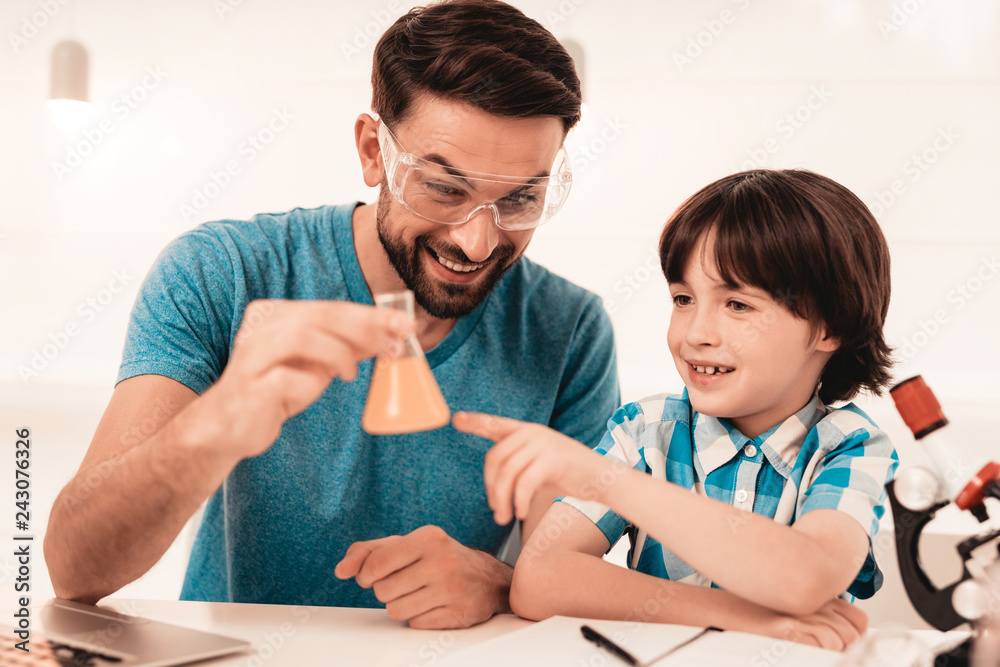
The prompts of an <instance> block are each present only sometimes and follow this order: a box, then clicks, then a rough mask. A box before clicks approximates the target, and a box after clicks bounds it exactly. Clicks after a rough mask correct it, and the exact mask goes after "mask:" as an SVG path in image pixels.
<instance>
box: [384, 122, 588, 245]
mask: <svg viewBox="0 0 1000 667" xmlns="http://www.w3.org/2000/svg"><path fill="white" fill-rule="evenodd" d="M378 141H379V147H380V148H381V150H382V161H383V164H384V165H385V172H386V180H387V181H388V183H389V191H390V192H392V195H393V196H394V197H395V198H396V199H397V200H398V201H399V203H400V204H402V205H403V206H405V207H406V208H407V209H408V210H410V211H411V212H413V213H416V214H417V215H419V216H421V217H423V218H427V219H428V220H431V221H433V222H439V223H441V224H444V225H461V224H463V223H465V222H468V221H469V220H471V219H472V217H473V216H475V215H476V214H478V213H479V211H480V210H482V209H488V210H489V211H490V212H492V214H493V221H494V222H495V223H496V225H497V227H499V228H500V229H503V230H506V231H523V230H526V229H534V228H535V227H537V226H538V225H541V224H542V223H544V222H547V221H548V220H549V219H551V218H552V216H554V215H555V214H556V213H558V212H559V209H561V208H562V206H563V204H564V203H566V198H567V197H569V190H570V186H571V185H572V184H573V174H572V172H571V171H570V168H569V160H568V159H567V156H566V149H565V148H560V149H559V152H558V153H557V154H556V159H555V162H553V164H552V170H551V172H549V173H550V175H549V176H539V177H534V178H523V177H516V176H499V175H496V174H483V173H480V172H475V171H468V170H465V169H457V168H454V167H449V166H445V165H443V164H439V163H437V162H431V161H429V160H425V159H424V158H420V157H417V156H416V155H413V154H412V153H407V152H405V149H404V148H403V146H402V144H400V143H399V140H398V139H396V137H395V136H394V135H393V134H392V132H391V131H390V130H389V128H388V127H386V124H385V123H383V122H382V121H379V124H378Z"/></svg>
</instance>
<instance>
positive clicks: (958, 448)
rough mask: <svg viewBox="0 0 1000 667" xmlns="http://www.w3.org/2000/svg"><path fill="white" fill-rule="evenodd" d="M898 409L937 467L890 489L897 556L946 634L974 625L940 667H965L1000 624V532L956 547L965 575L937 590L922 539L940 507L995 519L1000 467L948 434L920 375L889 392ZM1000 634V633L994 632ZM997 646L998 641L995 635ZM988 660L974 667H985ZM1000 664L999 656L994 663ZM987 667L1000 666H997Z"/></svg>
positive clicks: (907, 473) (917, 470)
mask: <svg viewBox="0 0 1000 667" xmlns="http://www.w3.org/2000/svg"><path fill="white" fill-rule="evenodd" d="M889 393H890V395H891V396H892V398H893V401H894V402H895V404H896V409H897V410H898V411H899V414H900V416H901V417H902V418H903V421H904V422H906V425H907V426H908V427H909V428H910V430H911V431H912V432H913V437H914V438H915V439H916V440H917V441H918V442H919V443H920V444H921V445H922V447H923V449H924V451H925V452H926V453H927V454H928V457H929V459H930V463H931V467H932V469H930V470H929V469H928V468H925V467H909V468H906V469H904V470H901V471H900V472H899V473H898V474H897V475H896V479H895V480H894V481H892V482H890V483H889V484H888V485H887V487H886V489H887V492H888V496H889V503H890V506H891V507H892V516H893V522H894V524H895V530H896V555H897V557H898V559H899V570H900V574H901V576H902V580H903V586H904V588H905V589H906V594H907V595H908V596H909V598H910V602H911V603H912V604H913V607H914V608H915V609H916V611H917V613H919V614H920V616H921V617H922V618H923V619H924V620H925V621H927V623H929V624H930V625H932V626H933V627H935V628H937V629H938V630H941V631H948V630H953V629H954V628H956V627H958V626H959V625H962V624H963V623H967V622H968V623H971V624H972V627H973V630H974V634H973V636H972V637H970V638H969V639H968V640H967V641H966V642H965V643H964V644H962V645H961V646H959V647H957V648H955V649H953V650H951V651H949V652H947V653H944V654H942V655H939V656H937V658H936V660H935V663H934V664H935V665H942V666H944V665H947V666H948V667H964V666H965V665H969V664H970V663H969V660H970V657H973V656H972V652H973V651H985V650H986V646H985V645H986V643H987V642H986V641H985V639H986V637H985V635H986V634H988V633H989V632H991V630H990V629H988V628H987V627H986V625H985V623H987V622H988V621H992V622H993V623H996V622H997V621H998V620H1000V597H998V595H997V588H998V585H1000V576H998V575H1000V558H998V556H1000V552H998V548H1000V542H997V543H996V544H991V543H993V542H996V541H997V538H998V537H1000V530H986V531H985V532H983V533H982V534H980V535H973V536H972V537H969V538H968V539H966V540H964V541H963V542H961V543H960V544H959V545H958V546H957V550H958V554H959V556H960V557H961V559H962V576H961V577H960V578H959V579H958V580H957V581H955V582H952V583H951V584H949V585H947V586H945V587H944V588H938V587H937V586H935V585H934V584H933V583H932V582H931V580H930V578H929V577H928V576H927V574H926V572H925V571H924V569H923V567H922V566H921V563H920V554H919V543H920V534H921V532H922V531H923V529H924V528H925V527H926V526H927V524H928V523H930V522H931V520H932V519H933V518H934V515H935V513H937V512H938V511H939V510H941V508H943V507H945V506H947V505H948V504H949V503H954V504H955V506H956V507H958V508H959V509H961V510H967V511H969V512H971V513H972V515H973V516H974V517H976V519H978V520H979V522H980V523H985V522H986V521H988V520H989V518H990V517H989V515H988V513H987V508H986V504H985V500H986V499H987V498H991V497H992V498H995V499H1000V463H996V462H991V461H988V460H986V459H984V458H983V457H981V456H979V455H978V454H976V453H975V452H973V451H972V450H971V449H969V448H968V447H967V446H964V445H963V443H961V442H959V441H957V440H956V439H954V438H953V437H951V434H950V433H949V432H948V429H947V428H945V427H946V426H947V425H948V420H947V418H945V416H944V412H943V411H942V410H941V404H940V403H938V401H937V399H936V398H935V396H934V393H933V392H932V391H931V389H930V387H928V386H927V384H926V383H925V382H924V380H923V378H922V377H921V376H919V375H917V376H915V377H911V378H909V379H907V380H904V381H903V382H900V383H899V384H897V385H896V386H895V387H893V388H892V389H891V390H890V392H889ZM992 632H993V633H996V629H995V628H994V629H992ZM991 641H992V642H996V641H997V639H996V638H995V637H994V638H992V639H991ZM982 657H983V656H982V655H979V656H978V657H976V658H975V662H974V663H973V664H983V662H982ZM992 660H996V661H1000V655H997V656H995V657H993V658H992ZM988 664H1000V662H998V663H993V662H990V663H988Z"/></svg>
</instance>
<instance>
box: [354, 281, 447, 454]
mask: <svg viewBox="0 0 1000 667" xmlns="http://www.w3.org/2000/svg"><path fill="white" fill-rule="evenodd" d="M398 296H399V295H384V297H385V299H386V300H387V301H388V300H390V299H392V298H393V297H396V298H397V300H398ZM382 297H383V295H380V297H378V298H376V304H377V305H379V306H380V307H397V308H399V305H398V304H396V303H388V302H386V303H383V298H382ZM407 297H408V299H410V300H411V301H409V303H408V304H406V306H408V308H400V309H401V310H402V309H407V310H408V311H409V312H410V314H411V315H412V312H413V310H412V309H413V306H412V298H413V296H412V293H411V294H408V295H407ZM403 301H405V299H404V300H403ZM450 421H451V410H449V409H448V404H447V403H446V402H445V400H444V396H442V395H441V389H440V388H439V387H438V384H437V381H436V380H435V379H434V373H432V372H431V367H430V365H429V364H428V363H427V359H426V358H425V357H424V353H423V351H422V350H421V349H420V344H419V343H417V339H416V337H415V336H412V335H411V336H409V337H408V338H407V339H406V340H405V341H404V342H403V352H402V354H401V355H400V356H396V357H390V356H380V357H378V358H377V359H376V360H375V369H374V370H373V371H372V381H371V386H370V387H369V388H368V401H367V403H365V411H364V413H363V414H362V415H361V428H363V429H364V430H365V431H366V432H367V433H370V434H372V435H396V434H399V433H416V432H418V431H429V430H431V429H435V428H441V427H442V426H446V425H447V424H448V423H449V422H450Z"/></svg>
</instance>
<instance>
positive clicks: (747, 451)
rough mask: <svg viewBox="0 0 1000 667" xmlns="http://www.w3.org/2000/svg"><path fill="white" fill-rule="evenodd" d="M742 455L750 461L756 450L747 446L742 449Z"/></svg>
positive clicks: (751, 446)
mask: <svg viewBox="0 0 1000 667" xmlns="http://www.w3.org/2000/svg"><path fill="white" fill-rule="evenodd" d="M743 453H744V454H746V455H747V456H748V457H749V458H751V459H752V458H753V457H755V456H757V448H756V447H754V446H753V445H747V446H746V447H744V448H743Z"/></svg>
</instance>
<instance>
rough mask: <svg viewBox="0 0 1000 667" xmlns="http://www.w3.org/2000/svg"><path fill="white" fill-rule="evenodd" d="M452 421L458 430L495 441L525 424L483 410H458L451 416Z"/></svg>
mask: <svg viewBox="0 0 1000 667" xmlns="http://www.w3.org/2000/svg"><path fill="white" fill-rule="evenodd" d="M451 423H452V426H454V427H455V429H456V430H458V431H462V432H463V433H471V434H472V435H476V436H479V437H480V438H486V439H487V440H492V441H493V442H497V441H498V440H503V439H504V438H506V437H507V436H508V435H510V434H511V433H513V432H514V431H516V430H517V429H518V428H520V427H522V426H524V424H525V422H521V421H518V420H516V419H510V418H509V417H500V416H498V415H488V414H486V413H483V412H456V413H455V414H454V416H452V418H451Z"/></svg>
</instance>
